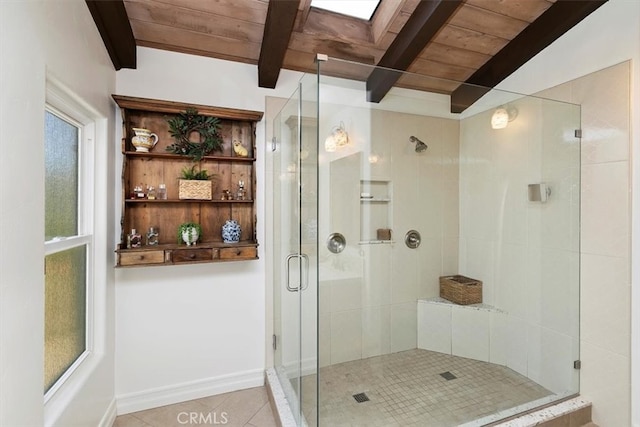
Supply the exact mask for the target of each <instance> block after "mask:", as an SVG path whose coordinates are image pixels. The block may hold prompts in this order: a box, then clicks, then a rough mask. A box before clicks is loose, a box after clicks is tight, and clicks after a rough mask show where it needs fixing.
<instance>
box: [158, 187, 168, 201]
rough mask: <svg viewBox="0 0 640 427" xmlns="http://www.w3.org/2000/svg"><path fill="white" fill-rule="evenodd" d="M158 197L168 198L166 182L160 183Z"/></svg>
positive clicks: (161, 198)
mask: <svg viewBox="0 0 640 427" xmlns="http://www.w3.org/2000/svg"><path fill="white" fill-rule="evenodd" d="M157 196H158V199H160V200H167V186H166V185H165V184H160V185H158V193H157Z"/></svg>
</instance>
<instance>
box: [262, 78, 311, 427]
mask: <svg viewBox="0 0 640 427" xmlns="http://www.w3.org/2000/svg"><path fill="white" fill-rule="evenodd" d="M316 98H317V83H316V76H313V75H310V76H305V77H303V78H302V79H301V81H300V83H299V86H298V90H297V91H296V92H295V93H294V95H293V96H292V97H291V98H290V99H289V100H288V101H287V103H286V104H285V106H284V107H283V108H282V110H281V111H280V113H279V114H278V115H277V117H276V118H275V120H274V123H273V127H274V135H275V137H276V140H277V141H276V150H275V152H274V154H273V156H274V157H273V167H274V169H275V170H274V174H273V177H274V182H273V189H274V197H275V200H274V203H273V209H274V212H273V219H274V221H273V227H274V239H273V240H274V241H273V251H274V260H276V262H275V265H274V318H275V324H274V332H275V336H276V339H275V341H276V346H275V354H274V365H275V368H276V372H277V374H278V377H279V380H280V384H281V385H282V387H283V389H284V392H285V396H286V398H287V400H288V403H289V406H290V408H291V411H292V415H293V418H294V419H295V422H296V425H299V426H302V425H308V426H314V425H317V421H316V419H317V410H316V396H317V386H316V384H317V381H316V373H317V285H316V281H317V280H316V278H317V272H316V270H317V264H318V263H317V235H318V233H317V200H316V198H317V196H316V195H317V193H318V191H317V164H318V156H317V151H318V150H317V131H316V128H317V126H316V111H317V103H316Z"/></svg>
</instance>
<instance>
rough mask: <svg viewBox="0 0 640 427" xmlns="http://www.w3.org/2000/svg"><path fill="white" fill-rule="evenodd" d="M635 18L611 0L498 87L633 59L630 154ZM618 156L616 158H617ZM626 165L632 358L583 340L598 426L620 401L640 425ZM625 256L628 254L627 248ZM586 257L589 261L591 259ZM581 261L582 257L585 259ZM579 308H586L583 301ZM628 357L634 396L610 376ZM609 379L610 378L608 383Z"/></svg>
mask: <svg viewBox="0 0 640 427" xmlns="http://www.w3.org/2000/svg"><path fill="white" fill-rule="evenodd" d="M638 22H640V3H638V2H637V1H635V0H610V1H609V2H607V3H606V4H604V5H603V6H602V7H600V8H599V9H598V10H596V11H595V12H594V13H593V14H592V15H590V16H589V17H588V18H587V19H585V20H584V21H583V22H581V23H580V24H579V25H577V26H576V27H575V28H573V29H572V30H571V31H570V32H568V33H567V34H566V35H565V36H564V37H562V38H561V39H559V40H557V41H556V42H555V43H553V44H552V45H551V46H550V47H549V48H547V49H545V50H544V51H543V52H541V53H540V54H539V55H537V56H536V57H535V58H533V59H532V60H531V61H529V62H528V63H527V64H526V65H524V66H523V67H521V68H520V69H519V70H518V71H517V72H515V73H514V74H513V75H511V76H510V77H509V78H507V79H506V80H505V81H504V82H503V83H502V84H500V85H499V88H500V89H505V90H513V91H516V92H521V93H535V92H538V91H540V90H543V89H545V88H549V87H552V86H555V85H558V84H560V83H564V82H568V81H570V80H573V79H576V78H578V77H582V76H584V75H586V74H588V73H592V72H594V71H597V70H601V69H603V68H606V67H608V66H612V65H615V64H618V63H621V62H624V61H627V60H631V63H630V67H631V70H630V71H631V72H630V76H631V81H630V88H631V99H630V112H631V115H630V119H631V120H630V122H631V135H630V140H631V146H630V150H631V153H634V152H637V151H638V149H640V132H638V129H637V124H638V123H640V73H639V72H638V64H639V63H640V26H639V25H638ZM633 125H636V126H635V127H634V126H633ZM616 160H618V161H620V159H616ZM605 163H606V162H605ZM629 166H630V170H629V173H630V177H631V178H630V189H631V191H632V193H631V194H628V196H631V200H632V205H631V206H632V209H631V212H632V214H631V218H632V221H633V222H632V224H631V226H632V231H631V249H632V252H631V258H630V259H631V283H632V286H631V319H627V320H628V322H629V323H630V324H631V325H632V327H631V341H632V342H631V357H630V359H629V358H625V357H623V358H622V359H621V360H620V355H616V352H614V351H612V349H611V347H609V348H607V347H608V344H607V343H606V342H600V343H599V344H594V343H593V342H591V343H587V345H586V346H585V345H583V346H582V348H581V352H582V354H583V356H584V357H588V358H589V359H590V360H591V361H592V363H591V368H589V369H591V372H593V376H592V377H591V378H592V379H593V380H592V381H591V380H590V381H586V382H584V381H583V383H582V385H581V391H582V392H583V394H585V395H586V396H587V397H590V395H592V396H593V398H594V420H595V422H596V423H599V424H600V425H625V424H624V421H623V424H619V423H618V422H617V421H619V420H620V419H621V418H619V417H621V416H622V417H625V416H629V405H628V404H625V403H624V402H631V405H632V408H631V412H632V414H631V416H630V422H631V424H632V425H633V426H636V427H637V426H640V327H638V325H640V258H638V253H640V215H638V214H637V212H640V194H639V193H638V191H640V186H638V185H637V183H638V180H639V179H640V175H639V173H640V156H632V157H630V160H629ZM594 168H598V166H594V167H592V168H591V169H594ZM605 168H606V166H605ZM604 173H605V174H606V173H607V172H604ZM620 178H621V179H620V182H619V186H618V187H615V188H616V189H622V191H625V190H626V189H627V188H628V187H626V186H625V185H626V184H627V182H626V181H625V180H624V177H622V176H621V177H620ZM603 194H608V192H607V190H604V193H603ZM620 209H622V210H624V209H625V207H620ZM600 219H601V221H602V223H604V222H605V221H608V220H609V218H600ZM626 256H629V254H628V253H627V255H626ZM586 262H587V263H588V262H589V260H586ZM584 264H585V259H584V258H583V265H584ZM600 292H607V289H606V288H604V287H602V288H600ZM596 298H597V297H596ZM583 303H584V301H583ZM582 309H584V304H583V307H582ZM607 309H612V307H611V306H608V307H607ZM611 331H614V329H611ZM587 332H588V331H587ZM584 333H585V331H584V330H583V331H581V334H582V335H583V334H584ZM603 333H606V331H603ZM614 335H615V336H618V335H619V334H618V333H617V331H616V334H614ZM629 361H630V362H631V367H632V368H631V376H632V379H631V386H632V396H629V390H628V385H626V386H625V385H624V384H623V385H620V384H619V385H617V386H616V385H615V384H613V383H614V382H615V379H614V378H618V377H619V375H624V373H620V374H618V372H619V371H618V368H617V366H618V365H619V364H620V363H622V364H625V366H629V365H628V362H629ZM618 362H619V363H618ZM584 366H585V368H584V369H588V368H587V366H588V364H587V363H585V365H584ZM584 369H583V373H582V374H581V376H584V375H587V373H586V372H587V371H585V370H584ZM612 373H613V374H614V375H612ZM627 374H628V372H627ZM607 379H609V381H608V382H607ZM600 381H605V383H604V384H603V383H601V382H600ZM590 384H592V386H591V385H590ZM603 386H606V387H607V388H608V387H613V388H612V389H611V390H615V393H608V394H606V392H604V390H603V388H602V387H603ZM591 387H593V388H591ZM625 387H626V389H625ZM603 392H604V393H605V394H603ZM620 394H623V395H626V396H627V398H628V400H627V399H625V400H624V401H623V402H621V401H620V400H616V397H617V396H620ZM625 419H626V420H629V418H622V420H625Z"/></svg>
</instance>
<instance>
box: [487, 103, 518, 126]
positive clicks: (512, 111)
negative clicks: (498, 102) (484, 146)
mask: <svg viewBox="0 0 640 427" xmlns="http://www.w3.org/2000/svg"><path fill="white" fill-rule="evenodd" d="M516 117H518V110H517V109H516V108H515V107H511V106H508V105H507V106H506V107H505V106H501V107H499V108H498V109H496V111H494V112H493V115H492V116H491V128H492V129H504V128H506V127H507V125H508V124H509V122H512V121H513V120H515V118H516Z"/></svg>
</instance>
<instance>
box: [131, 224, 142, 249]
mask: <svg viewBox="0 0 640 427" xmlns="http://www.w3.org/2000/svg"><path fill="white" fill-rule="evenodd" d="M128 243H129V247H131V248H139V247H141V246H142V236H141V235H140V233H138V231H137V230H136V229H135V228H132V229H131V234H130V235H129V241H128Z"/></svg>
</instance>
